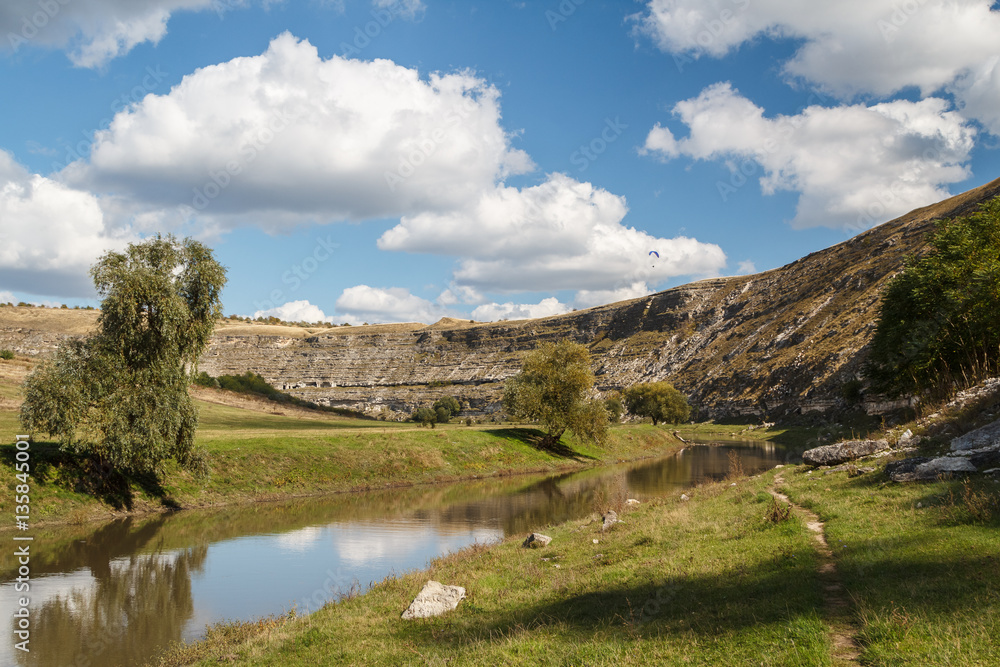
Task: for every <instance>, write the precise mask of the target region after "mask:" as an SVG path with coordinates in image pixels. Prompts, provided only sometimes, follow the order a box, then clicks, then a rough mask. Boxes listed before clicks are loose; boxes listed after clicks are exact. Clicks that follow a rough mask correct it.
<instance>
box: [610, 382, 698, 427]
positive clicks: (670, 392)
mask: <svg viewBox="0 0 1000 667" xmlns="http://www.w3.org/2000/svg"><path fill="white" fill-rule="evenodd" d="M623 398H624V400H625V408H626V409H627V410H628V411H629V412H630V413H632V414H634V415H637V416H639V417H649V418H650V419H652V420H653V426H656V424H657V423H658V422H668V423H671V424H677V423H679V422H682V421H685V420H687V418H688V416H690V414H691V406H689V405H688V402H687V397H685V396H684V394H682V393H681V392H679V391H678V390H677V389H675V388H674V386H673V385H672V384H670V383H669V382H647V383H644V384H635V385H632V386H631V387H629V388H628V389H626V390H625V393H624V395H623Z"/></svg>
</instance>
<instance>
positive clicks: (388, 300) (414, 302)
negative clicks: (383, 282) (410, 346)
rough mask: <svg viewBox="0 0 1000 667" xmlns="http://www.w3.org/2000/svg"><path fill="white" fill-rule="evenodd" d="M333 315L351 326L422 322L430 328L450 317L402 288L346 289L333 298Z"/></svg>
mask: <svg viewBox="0 0 1000 667" xmlns="http://www.w3.org/2000/svg"><path fill="white" fill-rule="evenodd" d="M336 306H337V312H338V313H342V314H343V315H344V316H345V317H346V319H347V320H348V321H350V322H352V323H354V324H358V323H361V322H371V323H375V322H423V323H424V324H432V323H434V322H437V321H438V320H439V319H441V318H442V317H447V316H449V315H452V313H449V312H448V311H447V309H445V308H444V307H442V306H440V305H437V304H435V303H433V302H432V301H428V300H427V299H424V298H422V297H419V296H417V295H415V294H411V293H410V291H409V290H408V289H405V288H402V287H389V288H382V287H369V286H368V285H355V286H354V287H348V288H347V289H345V290H344V291H343V293H341V295H340V296H339V297H338V298H337V303H336Z"/></svg>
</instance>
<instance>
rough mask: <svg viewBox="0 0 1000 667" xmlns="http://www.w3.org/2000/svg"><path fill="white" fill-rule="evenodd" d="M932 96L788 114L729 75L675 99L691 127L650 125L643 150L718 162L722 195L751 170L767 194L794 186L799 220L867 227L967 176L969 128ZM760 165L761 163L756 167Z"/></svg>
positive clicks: (676, 109)
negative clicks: (763, 103) (756, 98)
mask: <svg viewBox="0 0 1000 667" xmlns="http://www.w3.org/2000/svg"><path fill="white" fill-rule="evenodd" d="M948 107H949V105H948V103H947V102H946V101H944V100H942V99H939V98H933V97H932V98H927V99H924V100H920V101H918V102H911V101H908V100H896V101H892V102H885V103H882V104H875V105H872V106H865V105H863V104H856V105H850V106H841V107H835V108H828V107H821V106H810V107H808V108H806V109H804V110H803V111H802V112H801V113H800V114H797V115H794V116H780V115H779V116H776V117H774V118H766V117H765V116H764V110H763V109H762V108H760V107H758V106H757V105H755V104H754V103H753V102H751V101H750V100H748V99H747V98H745V97H743V96H742V95H740V94H739V93H738V92H737V91H736V90H734V89H733V88H732V86H731V85H729V84H728V83H721V84H716V85H713V86H710V87H709V88H706V89H705V90H704V91H702V93H701V94H700V95H699V96H698V97H696V98H692V99H689V100H684V101H682V102H679V103H678V104H677V105H676V106H675V107H674V115H675V116H676V117H677V118H678V119H679V120H680V121H681V122H682V123H684V124H685V125H686V126H687V127H688V131H689V134H688V136H686V137H683V138H675V137H674V136H673V134H672V133H671V132H670V130H669V129H668V128H665V127H662V126H659V125H658V126H656V127H654V128H653V129H652V130H651V131H650V133H649V135H648V136H647V139H646V145H645V149H644V151H645V152H646V153H649V154H652V155H657V156H659V157H661V158H663V159H673V158H676V157H679V156H686V157H690V158H693V159H697V160H725V161H727V163H728V164H729V166H730V170H731V172H732V176H731V177H730V178H726V179H722V180H720V181H719V183H718V188H719V192H720V195H721V196H723V197H728V196H730V195H731V194H732V193H733V192H735V191H736V190H738V189H739V188H740V187H742V186H743V185H744V183H746V182H747V180H748V178H750V177H754V176H755V175H756V174H757V173H758V172H761V171H762V172H763V173H762V175H760V176H759V178H758V180H759V184H760V187H761V189H762V190H763V192H764V193H765V194H772V193H774V192H776V191H778V190H791V191H797V192H800V193H801V195H800V197H799V202H798V209H797V213H796V217H795V220H794V221H793V224H794V225H795V226H797V227H813V226H820V225H822V226H828V227H834V228H846V229H850V228H859V227H862V228H864V227H871V226H873V225H874V224H877V223H879V222H883V221H885V220H888V219H891V218H892V217H895V216H897V215H902V214H903V213H906V212H907V211H910V210H912V209H914V208H916V207H919V206H924V205H926V204H929V203H932V202H935V201H939V200H941V199H944V198H946V197H948V196H949V193H948V191H947V189H946V188H945V187H944V185H945V184H948V183H954V182H958V181H961V180H963V179H965V178H967V177H968V176H969V169H968V162H969V157H970V152H971V151H972V148H973V143H974V138H975V130H974V129H972V128H971V127H970V126H969V125H968V124H967V123H966V121H965V119H964V118H962V116H961V115H959V114H958V113H956V112H954V111H949V110H948ZM758 166H759V168H758Z"/></svg>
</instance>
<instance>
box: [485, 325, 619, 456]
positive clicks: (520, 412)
mask: <svg viewBox="0 0 1000 667" xmlns="http://www.w3.org/2000/svg"><path fill="white" fill-rule="evenodd" d="M593 386H594V373H593V371H592V370H591V369H590V353H589V352H587V348H585V347H584V346H583V345H580V344H578V343H573V342H571V341H567V340H563V341H560V342H558V343H544V344H542V345H540V346H539V347H538V349H536V350H535V351H533V352H531V353H530V354H528V355H527V356H526V357H525V358H524V362H523V364H522V367H521V372H520V373H518V374H517V375H515V376H514V377H512V378H510V379H509V380H507V382H506V383H505V384H504V395H503V406H504V410H505V411H506V412H507V414H509V415H510V416H512V417H514V418H517V419H526V420H530V421H538V422H541V423H542V424H543V425H544V426H545V428H546V431H547V432H546V434H545V438H544V439H543V441H542V445H543V446H545V447H550V448H551V447H554V446H555V445H556V443H558V442H559V438H561V437H562V435H563V433H565V432H566V430H567V429H568V430H569V431H571V432H572V433H573V434H575V435H576V436H577V437H579V438H582V439H584V440H589V441H591V442H596V443H598V444H600V443H603V442H604V440H605V439H606V437H607V426H608V413H607V411H606V410H605V409H604V406H603V405H602V404H601V403H600V401H597V400H593V399H589V398H588V397H587V396H588V394H589V392H590V390H591V388H592V387H593Z"/></svg>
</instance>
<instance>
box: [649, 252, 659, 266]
mask: <svg viewBox="0 0 1000 667" xmlns="http://www.w3.org/2000/svg"><path fill="white" fill-rule="evenodd" d="M649 256H650V257H653V256H655V257H656V259H659V258H660V253H658V252H656V251H655V250H650V251H649ZM653 261H654V262H655V261H656V260H653ZM653 267H654V268H655V267H656V264H655V263H654V264H653Z"/></svg>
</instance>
